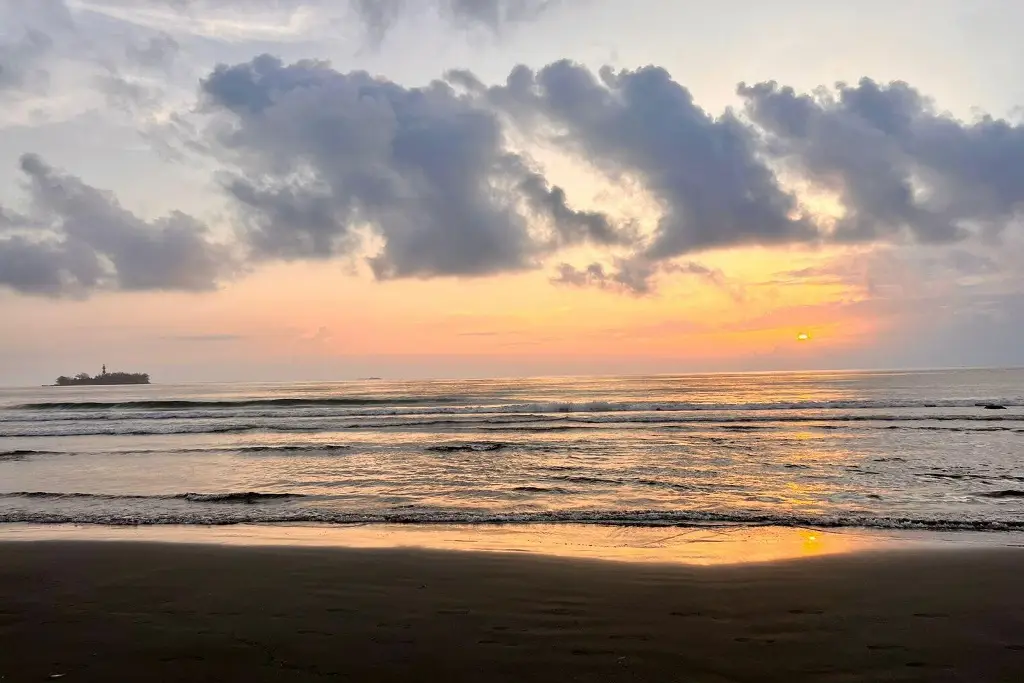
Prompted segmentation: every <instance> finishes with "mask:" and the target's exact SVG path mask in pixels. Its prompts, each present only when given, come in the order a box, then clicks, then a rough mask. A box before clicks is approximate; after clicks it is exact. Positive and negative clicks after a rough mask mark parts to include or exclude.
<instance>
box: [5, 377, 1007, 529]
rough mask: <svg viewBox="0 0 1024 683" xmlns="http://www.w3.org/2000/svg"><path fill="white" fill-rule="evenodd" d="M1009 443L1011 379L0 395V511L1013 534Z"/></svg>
mask: <svg viewBox="0 0 1024 683" xmlns="http://www.w3.org/2000/svg"><path fill="white" fill-rule="evenodd" d="M986 403H996V404H998V405H1001V406H1005V409H1003V410H992V409H987V408H985V407H983V406H980V405H978V404H986ZM1022 445H1024V371H1022V370H962V371H935V372H889V373H800V374H742V375H700V376H685V377H664V376H663V377H642V378H582V379H581V378H573V379H543V380H507V381H506V380H496V381H483V380H474V381H436V382H384V381H372V382H350V383H312V384H221V385H216V384H209V385H153V386H144V387H140V386H134V387H75V388H56V387H42V388H32V389H5V390H0V521H5V522H30V523H47V522H87V523H99V524H158V523H159V524H230V523H241V522H248V523H265V522H326V523H353V522H409V523H441V522H448V523H450V522H455V523H494V522H554V523H558V522H577V523H584V524H594V523H597V524H616V525H669V524H684V525H690V524H702V523H708V522H730V523H741V524H765V523H767V524H775V525H790V526H793V525H797V526H816V527H824V526H866V527H884V528H902V527H911V528H934V529H983V530H1014V529H1024V459H1022V457H1021V456H1020V453H1021V451H1022V449H1021V447H1022Z"/></svg>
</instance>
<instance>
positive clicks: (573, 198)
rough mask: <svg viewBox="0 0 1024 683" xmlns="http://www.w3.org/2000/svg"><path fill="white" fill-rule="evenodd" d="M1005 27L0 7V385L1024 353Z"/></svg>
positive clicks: (347, 5) (41, 2) (494, 4)
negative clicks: (105, 378)
mask: <svg viewBox="0 0 1024 683" xmlns="http://www.w3.org/2000/svg"><path fill="white" fill-rule="evenodd" d="M1022 23H1024V4H1021V3H1016V2H1010V1H1002V0H927V1H926V0H887V1H886V2H881V1H876V0H860V1H857V2H854V1H848V2H838V1H837V2H830V3H823V2H816V1H812V0H775V1H773V2H770V3H767V2H762V1H761V0H719V2H715V3H703V2H692V3H691V2H664V1H663V0H631V2H628V3H627V2H620V1H619V0H416V1H415V2H413V1H412V0H0V384H4V385H38V384H41V383H46V382H50V381H52V380H53V378H54V377H56V376H57V375H58V374H73V373H77V372H96V371H98V369H99V367H100V366H101V364H104V363H105V364H106V365H107V366H108V368H110V369H118V370H125V371H146V372H149V373H150V374H151V375H152V376H153V378H154V381H158V382H162V383H170V382H192V381H286V380H342V379H348V378H358V377H366V376H381V377H388V378H428V377H508V376H527V375H573V374H638V373H683V372H714V371H762V370H763V371H774V370H817V369H852V368H936V367H964V366H1009V365H1021V364H1024V344H1020V343H1019V339H1021V338H1022V334H1024V296H1022V294H1024V251H1022V249H1021V246H1022V245H1024V43H1022V42H1021V41H1020V40H1018V36H1017V35H1016V27H1018V26H1020V25H1022ZM801 336H804V337H806V338H804V339H801Z"/></svg>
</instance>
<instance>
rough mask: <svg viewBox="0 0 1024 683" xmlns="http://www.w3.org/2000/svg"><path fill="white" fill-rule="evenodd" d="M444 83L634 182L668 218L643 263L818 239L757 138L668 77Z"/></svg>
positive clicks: (569, 74) (603, 74)
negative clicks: (761, 153) (639, 183)
mask: <svg viewBox="0 0 1024 683" xmlns="http://www.w3.org/2000/svg"><path fill="white" fill-rule="evenodd" d="M449 79H450V80H451V81H452V82H453V83H454V84H456V85H458V86H460V87H463V88H467V89H468V90H469V91H470V92H474V93H477V94H479V95H481V96H483V97H484V98H485V99H486V101H487V102H489V103H490V104H491V105H492V106H495V107H498V108H500V109H501V110H503V111H505V112H508V113H509V114H510V115H511V116H512V117H513V118H514V119H515V120H516V121H517V122H518V123H519V124H520V125H521V126H523V127H525V128H526V129H528V130H533V131H537V130H539V129H543V127H551V126H553V127H554V130H555V134H554V136H553V138H554V139H555V140H556V141H558V142H559V143H560V144H562V145H563V146H564V147H566V148H567V149H569V150H571V151H572V152H575V153H576V154H578V155H579V157H580V158H582V159H584V160H586V161H589V162H591V163H593V164H595V165H597V166H598V167H599V168H601V169H603V170H605V171H606V172H608V173H609V174H610V175H612V176H618V175H622V174H627V175H631V176H636V177H639V178H640V179H641V180H642V181H643V183H644V185H645V186H646V187H647V189H649V190H650V191H651V192H652V193H653V194H654V195H655V196H656V197H657V198H658V199H659V200H660V201H661V203H662V204H663V205H664V208H665V213H664V215H663V217H662V218H661V220H660V222H659V224H658V227H657V230H656V232H655V234H654V236H653V238H652V239H651V241H650V243H649V244H647V245H645V246H644V248H643V253H642V256H643V257H644V258H646V259H649V260H655V261H657V260H664V259H670V258H673V257H676V256H679V255H681V254H685V253H688V252H695V251H700V250H703V249H709V248H714V247H724V246H735V245H738V244H779V243H789V242H807V241H812V240H814V239H816V237H817V231H816V227H815V226H814V224H813V223H811V222H810V221H808V220H806V219H805V218H803V217H801V216H800V215H798V214H799V212H798V209H799V207H798V204H797V201H796V199H795V197H793V196H792V195H791V194H789V193H787V192H785V191H783V190H782V189H781V188H780V187H779V184H778V182H777V180H776V177H775V174H774V173H773V172H772V170H771V169H769V168H768V167H767V166H765V164H764V163H763V162H762V161H761V160H760V158H759V156H758V152H759V149H758V145H757V136H756V134H755V132H754V131H753V130H752V129H751V127H750V126H748V125H746V124H745V123H743V122H741V121H740V120H739V119H737V118H736V117H735V116H733V115H732V114H731V113H729V112H726V113H725V114H724V115H722V116H719V117H717V118H716V117H714V116H712V115H710V114H708V113H707V112H705V111H704V110H703V109H701V108H700V107H699V106H697V105H696V104H695V103H694V101H693V98H692V96H691V95H690V92H689V91H688V90H687V89H686V88H684V87H683V86H681V85H679V84H678V83H676V82H675V81H674V80H672V78H671V76H669V74H668V72H667V71H665V70H664V69H661V68H657V67H645V68H642V69H638V70H636V71H613V70H612V69H610V68H607V67H606V68H604V69H601V70H600V72H599V73H598V74H594V73H593V72H591V71H590V70H588V69H587V68H585V67H583V66H580V65H578V64H575V63H572V62H569V61H560V62H555V63H553V64H550V65H548V66H546V67H544V68H542V69H540V70H539V71H537V72H534V71H533V70H531V69H529V68H527V67H525V66H519V67H516V68H515V69H514V70H513V71H512V72H511V74H510V75H509V77H508V79H507V81H506V83H505V84H504V85H502V86H496V87H491V88H486V87H484V86H483V85H482V84H480V83H479V81H478V80H477V79H476V78H475V77H474V76H473V75H472V74H469V73H467V72H453V73H450V74H449Z"/></svg>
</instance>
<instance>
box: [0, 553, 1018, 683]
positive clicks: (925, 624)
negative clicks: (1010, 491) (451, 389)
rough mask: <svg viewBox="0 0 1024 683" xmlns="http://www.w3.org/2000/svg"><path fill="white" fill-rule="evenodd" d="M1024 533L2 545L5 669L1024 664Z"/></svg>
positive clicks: (66, 675) (30, 674)
mask: <svg viewBox="0 0 1024 683" xmlns="http://www.w3.org/2000/svg"><path fill="white" fill-rule="evenodd" d="M1022 581H1024V549H1020V548H1004V549H969V550H936V551H902V552H901V551H896V552H865V553H854V554H849V555H836V556H832V557H820V558H813V559H801V560H792V561H784V562H775V563H769V564H756V565H732V566H713V567H697V566H684V565H665V564H658V565H655V564H642V563H634V564H626V563H616V562H602V561H590V560H569V559H564V558H551V557H542V556H537V555H527V554H516V553H469V552H453V551H447V552H443V551H426V550H408V549H390V550H388V549H384V550H382V549H338V548H300V547H227V546H218V545H185V544H171V543H141V542H64V541H60V542H14V543H11V542H8V543H0V680H3V681H5V682H6V681H42V680H53V679H52V678H51V677H52V676H59V677H60V680H65V681H68V682H69V683H71V682H72V681H75V682H77V681H104V682H107V681H138V680H153V681H191V682H194V681H319V680H343V681H344V680H352V681H419V680H437V681H527V680H529V681H559V682H562V681H573V680H578V681H863V680H873V681H878V680H884V681H1000V682H1002V681H1013V680H1022V679H1024V587H1022Z"/></svg>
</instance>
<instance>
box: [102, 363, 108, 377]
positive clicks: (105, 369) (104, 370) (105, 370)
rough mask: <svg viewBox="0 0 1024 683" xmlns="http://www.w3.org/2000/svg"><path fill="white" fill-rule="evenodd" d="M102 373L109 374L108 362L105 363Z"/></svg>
mask: <svg viewBox="0 0 1024 683" xmlns="http://www.w3.org/2000/svg"><path fill="white" fill-rule="evenodd" d="M102 374H104V375H105V374H107V364H106V363H104V364H103V373H102Z"/></svg>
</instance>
